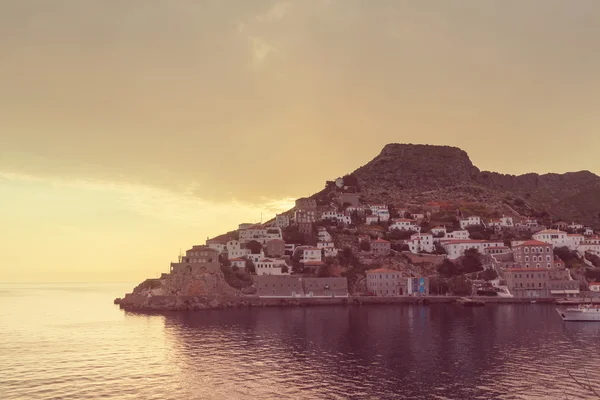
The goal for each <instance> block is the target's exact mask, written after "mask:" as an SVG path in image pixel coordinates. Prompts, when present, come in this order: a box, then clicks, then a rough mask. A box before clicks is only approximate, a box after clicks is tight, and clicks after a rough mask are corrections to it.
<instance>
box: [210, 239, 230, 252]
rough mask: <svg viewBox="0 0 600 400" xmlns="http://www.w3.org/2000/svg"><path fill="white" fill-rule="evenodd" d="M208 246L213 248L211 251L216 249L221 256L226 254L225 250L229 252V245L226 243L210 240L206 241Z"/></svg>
mask: <svg viewBox="0 0 600 400" xmlns="http://www.w3.org/2000/svg"><path fill="white" fill-rule="evenodd" d="M206 245H207V246H208V247H209V248H211V249H215V250H216V251H218V252H219V254H221V253H223V252H225V250H227V244H226V243H224V242H213V241H210V240H207V241H206Z"/></svg>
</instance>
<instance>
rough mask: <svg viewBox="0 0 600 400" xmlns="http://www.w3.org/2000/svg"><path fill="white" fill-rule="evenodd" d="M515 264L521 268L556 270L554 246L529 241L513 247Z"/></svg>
mask: <svg viewBox="0 0 600 400" xmlns="http://www.w3.org/2000/svg"><path fill="white" fill-rule="evenodd" d="M513 253H514V257H515V262H516V263H517V264H518V265H519V266H520V267H521V268H538V269H539V268H554V252H553V245H552V244H550V243H545V242H540V241H539V240H528V241H525V242H523V243H522V244H520V245H518V246H514V247H513Z"/></svg>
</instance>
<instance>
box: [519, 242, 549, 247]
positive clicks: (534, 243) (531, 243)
mask: <svg viewBox="0 0 600 400" xmlns="http://www.w3.org/2000/svg"><path fill="white" fill-rule="evenodd" d="M522 246H551V244H549V243H544V242H540V241H539V240H527V241H525V242H523V243H521V244H519V245H516V246H515V247H522Z"/></svg>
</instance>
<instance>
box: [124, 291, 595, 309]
mask: <svg viewBox="0 0 600 400" xmlns="http://www.w3.org/2000/svg"><path fill="white" fill-rule="evenodd" d="M459 299H469V300H471V301H472V302H473V303H484V304H531V303H532V302H535V303H545V304H556V300H557V299H556V298H554V297H549V298H535V299H533V298H515V297H485V296H467V297H463V296H400V297H375V296H348V297H322V298H318V297H317V298H315V297H313V298H307V297H303V298H265V297H258V296H152V297H147V296H144V295H137V294H127V295H126V296H125V297H124V298H123V299H115V304H118V305H119V307H120V308H121V309H123V310H125V311H135V312H155V311H200V310H207V309H224V308H243V307H312V306H332V305H334V306H362V305H391V304H423V305H430V304H457V302H458V300H459ZM570 300H572V301H573V303H577V302H581V303H583V302H590V301H589V300H587V301H586V300H585V299H581V298H572V299H570ZM596 302H600V299H598V301H596ZM480 305H482V304H480ZM557 305H558V304H557Z"/></svg>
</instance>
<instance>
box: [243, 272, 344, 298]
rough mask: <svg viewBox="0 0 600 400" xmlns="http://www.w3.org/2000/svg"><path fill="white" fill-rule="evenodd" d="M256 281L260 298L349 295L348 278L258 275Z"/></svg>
mask: <svg viewBox="0 0 600 400" xmlns="http://www.w3.org/2000/svg"><path fill="white" fill-rule="evenodd" d="M255 282H256V290H257V295H258V296H259V297H260V298H304V297H308V298H331V297H348V281H347V280H346V278H337V277H331V278H306V277H300V276H297V275H291V276H276V275H263V276H257V277H256V279H255Z"/></svg>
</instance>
